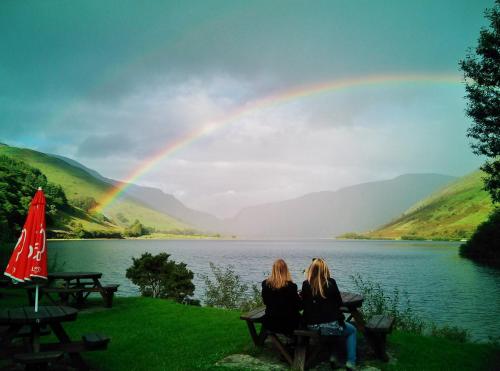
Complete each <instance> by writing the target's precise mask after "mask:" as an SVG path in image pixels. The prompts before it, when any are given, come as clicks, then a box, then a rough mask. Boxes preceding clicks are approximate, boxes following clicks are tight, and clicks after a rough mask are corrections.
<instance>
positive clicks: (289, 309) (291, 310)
mask: <svg viewBox="0 0 500 371" xmlns="http://www.w3.org/2000/svg"><path fill="white" fill-rule="evenodd" d="M262 300H263V301H264V304H265V305H266V315H265V316H264V322H263V324H264V326H265V327H266V328H268V329H269V330H271V331H274V332H279V333H282V334H285V335H293V331H294V330H295V329H297V328H298V326H299V324H300V320H301V316H300V313H299V310H300V309H301V300H300V297H299V295H298V294H297V285H296V284H295V283H293V281H292V276H291V275H290V272H289V270H288V267H287V265H286V263H285V261H284V260H283V259H278V260H276V261H275V262H274V264H273V270H272V273H271V275H270V276H269V277H268V278H267V279H265V280H264V281H262Z"/></svg>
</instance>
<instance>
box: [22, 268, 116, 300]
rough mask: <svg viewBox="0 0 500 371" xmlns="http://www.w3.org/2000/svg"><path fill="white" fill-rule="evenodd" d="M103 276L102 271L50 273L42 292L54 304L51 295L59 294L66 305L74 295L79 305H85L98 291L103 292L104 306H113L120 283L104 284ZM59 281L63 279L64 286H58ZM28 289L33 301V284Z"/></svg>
mask: <svg viewBox="0 0 500 371" xmlns="http://www.w3.org/2000/svg"><path fill="white" fill-rule="evenodd" d="M101 277H102V273H100V272H53V273H49V274H48V277H47V278H48V282H47V285H45V286H42V287H41V292H42V294H43V295H46V296H47V297H48V298H49V300H51V301H52V302H53V303H54V304H55V303H56V300H55V299H54V298H53V297H52V296H51V295H52V294H57V295H58V296H59V298H60V299H61V301H62V303H63V304H65V305H67V304H69V298H70V297H72V298H74V299H75V301H76V306H77V307H81V306H83V304H84V302H85V300H86V299H87V298H88V296H89V295H90V294H91V293H93V292H97V293H99V294H101V296H102V298H103V301H104V306H105V307H107V308H111V307H112V305H113V296H114V293H115V292H116V291H117V290H118V286H119V285H117V284H112V285H103V284H102V283H101V281H100V279H101ZM57 281H63V283H62V286H58V285H57V284H56V282H57ZM28 289H29V296H30V301H31V300H32V298H33V291H34V289H33V286H30V287H29V288H28Z"/></svg>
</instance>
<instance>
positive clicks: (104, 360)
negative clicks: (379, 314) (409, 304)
mask: <svg viewBox="0 0 500 371" xmlns="http://www.w3.org/2000/svg"><path fill="white" fill-rule="evenodd" d="M0 292H2V293H3V294H4V296H3V297H2V299H1V301H0V307H14V306H20V305H25V304H26V303H25V301H26V299H25V294H24V290H22V289H15V290H13V289H8V290H7V289H3V290H0ZM239 315H240V313H239V312H238V311H234V310H221V309H215V308H207V307H193V306H185V305H180V304H177V303H173V302H171V301H167V300H161V299H151V298H141V297H134V298H115V302H114V305H113V308H112V309H102V308H101V301H100V300H99V299H96V300H95V301H92V302H91V304H90V309H89V310H88V311H84V312H81V313H80V314H79V315H78V319H77V321H75V322H69V323H66V324H64V327H65V329H66V331H67V332H68V333H69V335H70V336H71V338H72V339H75V340H76V339H79V338H80V336H81V335H82V334H84V333H89V332H100V333H103V334H106V335H108V336H110V337H111V343H110V345H109V348H108V350H107V351H100V352H88V353H85V354H84V358H85V359H86V360H87V361H88V363H89V364H90V365H91V366H93V367H96V368H98V369H100V370H104V371H105V370H152V371H153V370H217V369H221V368H219V367H216V366H215V365H214V364H215V363H216V362H217V361H218V360H220V359H222V358H224V357H225V356H227V355H229V354H233V353H247V354H259V353H261V351H260V350H257V349H255V348H254V346H253V345H252V343H251V340H250V336H249V334H248V331H247V328H246V325H245V323H244V322H243V321H241V320H240V319H239ZM48 340H50V339H48ZM389 351H390V352H391V354H393V356H394V358H395V359H396V360H397V361H396V362H391V363H389V364H384V363H381V362H378V361H370V362H368V364H369V365H372V366H375V367H378V368H381V369H382V370H442V369H453V370H454V371H459V370H493V369H494V365H495V363H494V362H495V360H498V358H496V357H497V356H498V351H499V349H498V348H496V347H495V346H493V345H491V344H474V343H465V344H464V343H459V342H456V341H452V340H447V339H443V338H437V337H428V336H427V337H426V336H417V335H412V334H409V333H406V332H399V331H395V332H394V333H393V334H392V335H391V336H390V338H389ZM1 366H2V364H1V363H0V368H1Z"/></svg>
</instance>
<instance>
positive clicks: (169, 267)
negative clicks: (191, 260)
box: [126, 252, 195, 303]
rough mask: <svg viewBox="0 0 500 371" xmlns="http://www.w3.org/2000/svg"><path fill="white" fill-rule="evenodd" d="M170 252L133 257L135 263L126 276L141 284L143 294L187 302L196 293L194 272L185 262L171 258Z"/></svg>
mask: <svg viewBox="0 0 500 371" xmlns="http://www.w3.org/2000/svg"><path fill="white" fill-rule="evenodd" d="M169 258H170V254H166V253H160V254H158V255H151V254H150V253H147V252H146V253H144V254H142V255H141V257H140V258H132V261H133V264H132V266H130V267H129V268H128V269H127V273H126V277H127V278H128V279H130V280H131V281H132V282H133V283H134V284H135V285H137V286H139V290H140V291H141V294H142V296H150V297H153V298H165V299H173V300H175V301H177V302H179V303H187V302H189V301H190V299H189V298H188V297H189V296H192V295H193V293H194V288H195V287H194V284H193V282H192V280H193V272H191V271H190V270H189V269H187V268H186V264H185V263H176V262H175V261H173V260H169Z"/></svg>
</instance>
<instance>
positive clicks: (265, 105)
mask: <svg viewBox="0 0 500 371" xmlns="http://www.w3.org/2000/svg"><path fill="white" fill-rule="evenodd" d="M461 82H462V78H461V76H459V75H456V74H386V75H369V76H361V77H355V78H346V79H340V80H333V81H326V82H321V83H317V84H311V85H302V86H297V87H294V88H292V89H288V90H281V91H277V92H275V93H273V94H270V95H267V96H264V97H262V98H259V99H256V100H253V101H251V102H248V103H246V104H244V105H242V106H240V107H237V108H236V109H234V110H232V111H230V112H228V113H227V114H226V115H224V116H223V117H222V118H220V119H219V120H216V121H213V122H209V123H205V124H202V125H200V126H199V127H198V128H196V129H195V130H192V131H190V132H188V133H187V134H185V135H183V136H182V137H179V138H177V139H176V140H172V141H170V142H168V143H167V144H166V145H165V147H163V148H162V149H161V150H160V151H158V152H156V153H155V154H153V155H152V156H150V157H149V158H147V159H146V160H144V161H143V162H142V164H141V165H140V166H138V167H137V168H135V169H134V170H133V171H132V172H131V173H130V174H128V176H127V177H126V178H125V180H123V181H121V182H120V183H118V184H117V185H116V186H114V187H112V188H111V189H110V191H108V192H107V193H106V194H105V195H104V197H103V198H102V199H101V200H100V202H99V204H98V206H97V207H96V208H94V211H97V212H101V213H102V212H104V210H105V209H106V208H107V207H108V206H109V205H110V204H111V203H112V202H113V201H114V200H116V199H117V198H119V197H120V196H121V195H122V194H123V192H124V191H125V190H126V189H127V188H128V187H129V186H130V185H131V184H132V183H134V182H135V181H137V180H138V179H139V178H140V177H142V176H143V175H144V174H146V173H147V172H148V171H149V170H150V169H152V168H153V167H154V166H155V165H156V164H157V163H158V162H160V161H161V160H162V159H165V158H168V157H171V156H173V155H174V154H176V153H177V152H179V151H180V150H181V149H183V148H185V147H187V146H189V145H190V144H192V143H193V142H195V141H196V140H197V139H199V138H202V137H204V136H206V135H210V134H211V133H213V132H214V131H216V130H218V129H220V128H222V127H224V126H226V125H229V124H231V123H234V122H236V121H238V120H239V119H241V118H243V117H245V116H248V115H250V114H252V113H255V112H257V111H261V110H266V109H269V108H272V107H275V106H278V105H281V104H285V103H288V102H290V101H295V100H297V99H301V98H305V97H309V96H314V95H318V94H322V93H327V92H336V91H342V90H345V89H350V88H359V87H369V86H383V85H391V84H394V85H398V84H408V83H417V84H459V83H461Z"/></svg>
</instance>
